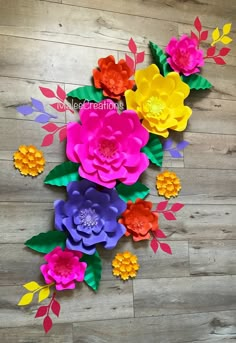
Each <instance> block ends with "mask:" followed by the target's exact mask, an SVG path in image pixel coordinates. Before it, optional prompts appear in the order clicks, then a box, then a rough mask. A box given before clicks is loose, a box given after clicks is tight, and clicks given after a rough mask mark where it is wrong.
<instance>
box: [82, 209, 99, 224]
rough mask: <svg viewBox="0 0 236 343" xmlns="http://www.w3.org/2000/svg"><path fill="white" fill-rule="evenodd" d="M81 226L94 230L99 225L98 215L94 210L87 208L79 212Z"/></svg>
mask: <svg viewBox="0 0 236 343" xmlns="http://www.w3.org/2000/svg"><path fill="white" fill-rule="evenodd" d="M79 218H80V221H81V224H82V225H83V227H85V228H93V227H94V226H97V224H98V219H99V218H98V215H97V214H96V212H95V210H93V209H92V208H86V209H83V210H81V211H80V212H79Z"/></svg>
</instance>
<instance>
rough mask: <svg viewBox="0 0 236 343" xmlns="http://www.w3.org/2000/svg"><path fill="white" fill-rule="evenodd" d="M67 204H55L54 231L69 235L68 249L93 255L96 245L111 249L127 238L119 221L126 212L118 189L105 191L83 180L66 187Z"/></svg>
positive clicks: (59, 202) (61, 201)
mask: <svg viewBox="0 0 236 343" xmlns="http://www.w3.org/2000/svg"><path fill="white" fill-rule="evenodd" d="M67 193H68V200H67V201H63V200H56V201H55V203H54V207H55V227H56V229H57V230H59V231H65V232H66V233H68V238H67V241H66V246H67V248H68V249H71V250H77V251H81V252H83V253H85V254H89V255H92V254H94V253H95V251H96V244H97V243H101V244H102V245H103V246H104V248H106V249H112V248H114V247H115V246H116V244H117V242H118V241H119V239H120V238H121V237H122V236H123V235H124V233H125V231H126V229H125V227H124V226H123V225H122V224H120V223H118V222H117V217H119V216H120V215H121V213H122V212H124V210H125V209H126V203H125V202H124V201H123V200H121V199H120V198H119V196H118V194H117V192H116V190H115V189H108V188H102V189H101V186H98V185H96V184H95V183H93V182H91V181H88V180H82V181H80V182H78V181H73V182H71V183H69V184H68V186H67Z"/></svg>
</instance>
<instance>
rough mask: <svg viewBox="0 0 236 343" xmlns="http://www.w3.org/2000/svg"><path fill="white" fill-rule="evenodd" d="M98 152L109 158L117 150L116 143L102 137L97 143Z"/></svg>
mask: <svg viewBox="0 0 236 343" xmlns="http://www.w3.org/2000/svg"><path fill="white" fill-rule="evenodd" d="M98 151H99V153H100V154H101V155H102V156H103V157H105V158H111V157H113V156H114V155H115V153H116V151H117V143H116V142H115V141H111V140H109V139H105V138H104V139H102V140H101V141H100V143H99V145H98Z"/></svg>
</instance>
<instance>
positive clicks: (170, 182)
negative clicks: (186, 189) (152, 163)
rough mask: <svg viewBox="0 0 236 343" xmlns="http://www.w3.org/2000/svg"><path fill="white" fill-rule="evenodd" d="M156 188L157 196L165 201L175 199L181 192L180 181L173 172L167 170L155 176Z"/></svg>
mask: <svg viewBox="0 0 236 343" xmlns="http://www.w3.org/2000/svg"><path fill="white" fill-rule="evenodd" d="M156 186H157V190H158V194H159V195H163V196H164V197H165V198H167V199H170V198H171V197H176V196H177V195H178V194H179V191H180V190H181V183H180V179H179V178H178V176H177V175H176V174H175V173H174V172H170V171H168V170H166V171H164V172H163V173H161V174H159V175H157V182H156Z"/></svg>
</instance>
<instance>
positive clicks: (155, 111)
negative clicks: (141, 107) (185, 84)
mask: <svg viewBox="0 0 236 343" xmlns="http://www.w3.org/2000/svg"><path fill="white" fill-rule="evenodd" d="M145 105H146V106H145V107H146V109H147V112H149V113H150V114H152V115H158V116H159V115H160V114H161V113H162V111H163V110H164V108H165V107H166V105H165V103H164V102H163V101H162V100H161V99H160V98H158V97H157V96H151V98H149V99H148V100H147V101H146V103H145Z"/></svg>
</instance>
